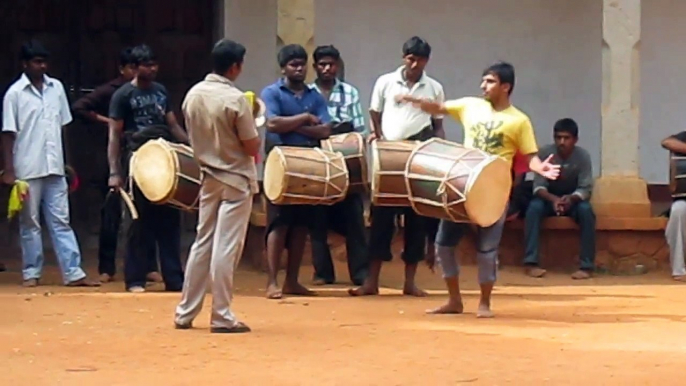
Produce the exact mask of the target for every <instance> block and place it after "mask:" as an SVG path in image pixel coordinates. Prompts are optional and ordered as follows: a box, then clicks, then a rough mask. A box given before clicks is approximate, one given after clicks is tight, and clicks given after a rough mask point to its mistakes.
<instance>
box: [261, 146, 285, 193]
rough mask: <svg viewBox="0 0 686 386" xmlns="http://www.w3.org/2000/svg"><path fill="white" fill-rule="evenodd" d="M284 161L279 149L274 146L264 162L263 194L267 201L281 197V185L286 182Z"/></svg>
mask: <svg viewBox="0 0 686 386" xmlns="http://www.w3.org/2000/svg"><path fill="white" fill-rule="evenodd" d="M284 178H288V176H287V174H286V161H285V160H284V158H283V157H282V153H281V149H279V147H278V146H277V147H275V148H274V149H272V151H271V152H269V155H268V156H267V160H266V161H265V162H264V179H263V185H264V195H265V196H267V198H268V199H269V201H272V202H274V201H277V200H278V199H279V198H280V197H281V192H282V190H283V186H284V185H286V184H287V182H286V181H284Z"/></svg>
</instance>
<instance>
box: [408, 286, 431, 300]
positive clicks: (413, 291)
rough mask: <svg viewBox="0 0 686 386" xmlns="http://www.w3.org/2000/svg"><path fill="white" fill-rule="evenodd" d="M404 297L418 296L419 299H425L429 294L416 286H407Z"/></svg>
mask: <svg viewBox="0 0 686 386" xmlns="http://www.w3.org/2000/svg"><path fill="white" fill-rule="evenodd" d="M403 295H408V296H416V297H418V298H423V297H425V296H428V295H429V294H427V293H426V292H425V291H423V290H421V289H419V288H418V287H417V286H416V285H414V284H405V288H403Z"/></svg>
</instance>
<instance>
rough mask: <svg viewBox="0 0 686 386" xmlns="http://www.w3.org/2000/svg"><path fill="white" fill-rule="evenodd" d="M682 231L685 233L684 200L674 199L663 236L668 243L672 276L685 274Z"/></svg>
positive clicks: (685, 215) (685, 212) (685, 207)
mask: <svg viewBox="0 0 686 386" xmlns="http://www.w3.org/2000/svg"><path fill="white" fill-rule="evenodd" d="M684 233H686V201H675V202H674V203H672V209H671V211H670V214H669V222H667V228H666V229H665V237H666V238H667V244H669V261H670V263H671V265H672V276H683V275H686V265H684Z"/></svg>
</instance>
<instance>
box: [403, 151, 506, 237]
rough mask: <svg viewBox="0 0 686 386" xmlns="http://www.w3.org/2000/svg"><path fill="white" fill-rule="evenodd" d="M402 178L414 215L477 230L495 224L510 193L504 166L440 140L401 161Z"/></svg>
mask: <svg viewBox="0 0 686 386" xmlns="http://www.w3.org/2000/svg"><path fill="white" fill-rule="evenodd" d="M406 176H407V179H406V182H407V191H408V194H409V201H410V204H411V206H412V208H413V209H414V211H415V212H416V213H417V214H420V215H422V216H427V217H433V218H439V219H445V220H450V221H453V222H470V223H474V224H476V225H479V226H482V227H488V226H490V225H493V224H494V223H495V222H496V221H498V219H500V217H501V216H502V215H503V213H504V212H505V209H506V208H507V203H508V200H509V196H510V189H511V187H512V177H511V174H510V165H509V164H508V162H507V161H505V160H504V159H502V158H500V157H497V156H494V155H490V154H488V153H486V152H484V151H481V150H478V149H470V148H466V147H464V146H463V145H460V144H458V143H454V142H450V141H446V140H444V139H440V138H432V139H430V140H428V141H426V142H423V143H422V144H420V145H419V146H417V148H416V149H415V150H414V151H413V152H412V154H411V155H410V157H409V159H408V161H407V169H406Z"/></svg>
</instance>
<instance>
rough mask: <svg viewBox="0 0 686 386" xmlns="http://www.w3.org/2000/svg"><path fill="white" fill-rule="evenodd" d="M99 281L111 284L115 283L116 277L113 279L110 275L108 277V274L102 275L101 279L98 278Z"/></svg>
mask: <svg viewBox="0 0 686 386" xmlns="http://www.w3.org/2000/svg"><path fill="white" fill-rule="evenodd" d="M98 281H99V282H100V283H109V282H111V281H114V277H113V276H110V275H108V274H106V273H103V274H101V275H100V277H98Z"/></svg>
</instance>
